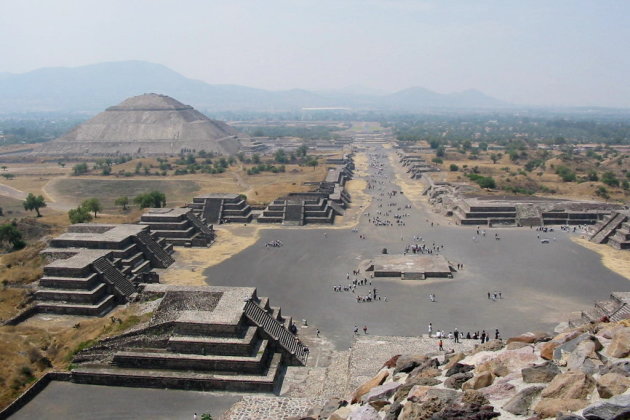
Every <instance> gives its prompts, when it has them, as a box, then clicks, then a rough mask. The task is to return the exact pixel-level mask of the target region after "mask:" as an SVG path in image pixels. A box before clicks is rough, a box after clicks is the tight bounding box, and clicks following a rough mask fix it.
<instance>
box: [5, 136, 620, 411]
mask: <svg viewBox="0 0 630 420" xmlns="http://www.w3.org/2000/svg"><path fill="white" fill-rule="evenodd" d="M369 153H370V158H369V160H368V163H369V166H368V165H363V166H364V167H362V168H361V167H358V168H357V171H356V173H355V179H359V180H364V181H365V183H366V185H367V186H368V188H367V189H366V190H365V191H364V192H365V193H366V195H367V196H368V197H367V198H366V199H363V200H357V201H356V202H354V200H353V204H352V205H351V208H352V207H354V209H355V210H359V211H356V212H352V213H351V212H348V213H347V214H346V215H344V216H343V218H344V219H346V220H342V222H341V223H340V224H339V226H333V227H322V226H317V227H302V226H283V227H277V228H276V227H265V228H260V227H254V226H251V225H241V224H232V225H230V226H228V227H226V228H225V229H229V230H230V231H232V232H233V233H238V234H239V235H241V236H243V235H246V234H252V235H254V234H258V235H259V237H258V240H257V241H256V243H254V245H252V246H250V247H248V248H246V249H244V250H243V251H241V252H239V253H237V254H235V255H233V256H231V257H230V258H228V259H227V260H225V261H223V262H222V263H220V264H218V265H215V266H212V267H210V268H207V269H206V270H205V272H204V276H205V277H206V282H207V284H208V285H212V286H239V287H255V288H256V289H257V293H258V294H259V295H261V296H269V297H271V298H272V299H273V300H274V301H275V302H278V304H280V305H282V310H283V312H286V313H289V314H291V315H292V316H293V319H294V320H295V322H296V324H297V325H298V326H299V327H301V328H300V329H299V330H300V332H299V334H300V336H301V337H302V339H303V340H304V341H305V342H306V343H307V344H308V345H309V346H310V347H311V352H312V353H311V357H310V359H309V363H308V366H307V367H290V368H289V369H288V370H287V372H286V375H285V377H284V383H283V387H282V390H281V391H280V392H279V394H280V397H294V398H296V399H293V400H284V399H279V400H278V402H277V404H275V406H277V407H276V408H277V410H276V411H273V410H272V411H269V410H270V404H271V405H273V404H274V403H273V402H271V403H270V402H269V401H273V398H274V397H272V399H271V400H270V399H269V397H268V396H265V397H260V398H261V399H257V398H259V397H254V396H251V395H250V396H248V397H247V398H246V399H245V400H244V401H242V402H241V403H240V404H241V405H240V406H238V405H237V406H235V407H236V408H234V409H233V410H232V412H231V414H230V415H231V416H232V417H230V418H267V417H265V415H266V414H264V413H268V415H269V416H271V417H269V418H274V417H273V416H272V415H271V414H269V413H271V412H274V413H276V412H283V413H285V414H287V413H296V412H299V410H300V409H301V408H303V407H302V405H303V406H304V407H307V406H308V405H309V404H310V402H311V400H309V401H306V400H300V399H299V398H305V397H308V398H311V399H315V400H316V399H318V398H327V397H330V396H332V393H331V390H330V389H326V386H325V385H326V384H330V383H331V382H336V383H339V384H340V385H339V386H338V387H335V389H334V391H335V392H334V394H335V395H339V396H343V392H347V390H348V389H349V388H348V387H349V386H351V385H352V386H355V385H356V383H355V382H356V381H357V379H355V380H354V381H350V380H349V378H350V376H351V375H354V376H356V377H357V378H358V377H361V378H363V377H368V376H369V375H370V372H368V371H367V370H366V366H367V367H369V366H372V365H374V370H376V369H377V368H378V366H376V364H378V363H382V361H383V360H382V359H383V358H384V357H385V355H381V354H379V355H378V357H375V355H374V354H369V353H374V351H373V349H374V348H379V349H382V350H383V351H386V352H387V353H392V354H393V353H396V352H405V351H407V352H413V351H419V349H420V350H422V351H429V350H431V351H435V350H436V349H435V348H434V347H435V343H434V341H435V340H432V339H427V338H420V337H421V336H426V334H427V327H428V325H429V323H431V324H432V328H433V331H434V332H435V331H438V330H443V331H445V332H446V333H448V332H450V331H453V330H455V329H456V328H457V329H458V330H459V331H460V332H463V333H464V334H465V333H466V332H469V331H470V332H471V333H472V332H475V331H482V330H485V331H487V332H491V333H493V334H494V332H495V330H499V331H500V334H501V336H502V337H509V336H512V335H516V334H519V333H522V332H524V331H526V330H530V331H531V330H545V331H551V330H553V328H554V326H555V325H556V324H558V323H559V322H561V321H566V320H567V318H568V315H569V314H570V313H571V312H574V311H577V310H580V309H583V308H586V307H588V306H591V305H592V304H593V301H595V300H600V299H604V298H606V297H607V296H608V295H609V294H610V293H611V292H612V291H624V290H627V289H628V279H626V278H624V277H622V276H620V275H618V274H616V273H614V272H612V271H610V270H609V269H607V268H605V267H604V266H603V265H602V263H601V260H600V256H599V255H598V254H596V253H594V252H592V251H590V250H588V249H586V248H584V247H582V246H580V245H578V244H577V243H575V242H574V241H572V238H571V235H579V234H580V233H579V232H578V233H567V232H565V231H562V230H560V229H554V230H553V231H548V232H541V231H537V230H536V229H531V228H514V227H501V228H488V227H479V228H478V227H476V226H458V225H455V224H454V223H452V222H450V221H449V220H448V219H446V218H442V217H441V216H438V215H435V214H433V213H432V212H431V211H429V210H428V209H427V208H426V207H425V206H424V205H423V200H422V199H421V198H420V197H416V196H414V197H407V195H405V194H404V193H401V191H404V186H403V185H402V181H403V180H404V181H405V182H418V181H413V180H409V175H408V174H406V172H405V169H404V168H403V167H401V166H399V164H398V163H397V162H396V159H395V158H394V157H393V155H394V152H393V151H392V150H391V149H386V148H383V147H382V146H381V145H370V149H369ZM394 191H396V193H395V194H394V193H393V192H394ZM361 205H363V207H361V208H360V209H358V206H361ZM355 215H356V216H355ZM354 217H356V221H355V220H354ZM350 218H352V219H351V220H348V219H350ZM545 239H547V241H545ZM220 240H221V239H220V236H219V238H218V241H220ZM273 241H280V242H281V243H282V244H283V246H279V247H268V246H265V244H268V243H270V242H273ZM412 245H419V246H422V245H423V247H422V248H423V250H424V251H423V255H418V256H415V255H407V256H406V257H403V256H402V254H403V253H405V251H406V250H407V249H408V247H409V246H412ZM211 249H212V248H210V250H211ZM383 249H387V251H388V254H390V255H393V256H392V257H391V258H390V259H392V261H390V262H389V263H391V264H394V265H398V266H400V265H401V264H405V261H407V260H408V259H410V258H413V257H417V258H418V261H425V260H426V261H425V264H424V265H427V266H433V265H435V264H437V265H439V266H440V267H441V268H442V271H444V270H448V271H449V274H452V276H445V277H442V278H427V279H424V280H404V279H399V278H394V277H378V276H374V277H372V272H371V271H367V272H366V271H364V268H365V262H366V261H370V260H377V259H378V258H375V257H379V256H381V255H382V251H383ZM425 252H426V253H425ZM429 255H430V256H432V257H436V261H432V260H431V259H430V258H429ZM394 256H395V257H394ZM381 259H382V258H381ZM375 265H376V264H375ZM449 267H457V269H456V270H451V269H450V268H449ZM359 269H360V270H361V271H360V273H357V274H354V273H355V272H356V270H359ZM451 277H452V278H451ZM344 289H346V291H343V290H344ZM429 295H433V296H434V297H435V298H434V299H433V300H434V301H432V300H430V299H429ZM357 296H359V297H361V296H370V297H371V299H369V300H368V301H359V299H358V298H357ZM318 330H319V332H320V335H321V337H319V336H317V334H316V331H318ZM357 334H358V335H360V339H359V340H358V341H359V342H358V344H357V345H356V346H353V343H357ZM383 336H406V337H411V338H410V339H409V340H406V339H404V338H401V340H402V341H400V340H399V341H400V342H399V341H396V340H394V341H395V342H394V341H391V340H389V339H386V338H379V339H378V340H377V342H375V343H371V342H370V341H369V340H370V337H375V338H376V337H383ZM366 340H367V341H366ZM383 343H385V344H383ZM387 343H390V344H389V345H388V344H387ZM472 344H473V343H472V341H467V342H465V344H464V346H470V345H472ZM448 345H449V346H450V345H451V344H450V343H449V344H448ZM351 346H353V348H352V350H350V351H348V349H349V348H350V347H351ZM389 347H391V349H390V348H389ZM370 349H372V350H370ZM381 356H382V357H381ZM377 358H378V360H376V359H377ZM342 367H343V368H342ZM95 389H99V392H98V395H99V397H96V396H95V393H94V390H95ZM118 392H121V393H124V395H126V397H125V398H122V397H119V398H116V397H108V395H114V394H116V393H118ZM338 393H341V394H338ZM182 395H183V396H184V397H182ZM222 395H224V397H222ZM86 398H94V399H95V401H93V402H91V403H92V404H94V407H95V409H97V410H98V411H99V416H100V417H96V418H128V417H129V416H132V417H134V418H186V417H190V416H191V415H192V413H194V412H206V411H210V412H211V413H212V414H213V416H215V418H217V417H218V416H219V415H220V414H221V413H224V412H225V411H226V410H227V408H228V407H229V405H231V404H232V403H233V402H235V401H236V400H237V399H238V398H237V397H235V395H234V394H230V393H225V394H220V393H219V394H217V393H199V392H189V393H184V392H182V391H174V390H145V389H124V390H120V389H117V388H113V387H100V388H95V387H94V386H89V385H77V384H65V383H53V384H52V385H50V386H49V387H48V388H47V389H46V390H45V391H44V392H43V393H42V394H40V396H38V397H37V398H35V399H34V400H33V401H31V402H30V403H29V404H27V405H26V406H25V407H24V408H23V409H22V410H21V411H19V412H18V413H17V414H16V415H15V416H14V418H19V419H21V418H33V417H38V416H41V415H42V413H46V412H48V411H47V410H49V409H50V407H52V406H54V407H55V409H56V410H58V411H57V413H59V414H60V415H62V414H63V413H74V414H82V413H84V414H86V415H87V414H88V413H87V412H86V410H85V408H84V403H83V402H84V401H86ZM110 398H115V399H116V401H119V402H120V404H116V405H115V406H114V407H112V406H109V407H108V406H107V404H103V401H110V400H111V399H110ZM138 400H141V401H143V404H136V403H134V401H138ZM89 401H91V400H89ZM285 405H286V407H287V408H286V409H284V408H282V407H284V406H285ZM257 407H258V408H257ZM257 409H259V410H260V411H256V410H257ZM121 410H122V411H123V412H124V414H121ZM126 410H130V411H126ZM278 410H279V411H278ZM283 410H284V411H283ZM131 411H133V414H132V413H131ZM156 413H160V414H159V415H158V414H156ZM257 413H258V414H259V416H258V417H257ZM274 415H275V414H274ZM125 416H126V417H125Z"/></svg>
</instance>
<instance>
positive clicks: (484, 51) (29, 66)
mask: <svg viewBox="0 0 630 420" xmlns="http://www.w3.org/2000/svg"><path fill="white" fill-rule="evenodd" d="M628 16H630V2H627V1H623V0H617V1H615V0H597V1H595V0H593V1H580V0H575V1H568V0H557V1H548V0H531V1H511V0H483V1H474V2H468V1H455V0H444V1H439V0H427V1H421V0H416V1H414V0H380V1H378V0H336V1H331V0H300V1H296V0H277V1H276V0H269V1H264V2H262V1H255V0H231V1H229V2H225V1H209V0H188V1H186V2H181V1H175V0H132V1H130V0H109V1H93V0H56V1H49V2H41V1H37V0H20V1H7V0H5V1H4V2H3V7H2V13H1V14H0V39H2V40H4V42H2V43H0V57H2V60H1V61H0V72H11V73H22V72H27V71H31V70H35V69H38V68H42V67H58V66H62V67H75V66H81V65H86V64H94V63H99V62H107V61H123V60H143V61H150V62H154V63H160V64H163V65H166V66H168V67H170V68H171V69H173V70H175V71H177V72H179V73H181V74H183V75H185V76H187V77H191V78H195V79H199V80H203V81H205V82H207V83H211V84H238V85H244V86H251V87H258V88H265V89H271V90H281V89H291V88H302V89H310V90H328V89H340V88H345V87H348V86H362V87H364V88H366V90H367V91H380V92H393V91H396V90H401V89H404V88H408V87H412V86H419V87H424V88H427V89H431V90H434V91H437V92H441V93H449V92H456V91H462V90H466V89H478V90H480V91H482V92H484V93H486V94H488V95H491V96H494V97H496V98H498V99H501V100H504V101H507V102H511V103H515V104H523V105H545V106H607V107H630V83H628V82H629V80H628V75H630V55H629V54H628V53H627V52H628V50H627V48H628V47H627V45H630V25H628V24H627V19H628Z"/></svg>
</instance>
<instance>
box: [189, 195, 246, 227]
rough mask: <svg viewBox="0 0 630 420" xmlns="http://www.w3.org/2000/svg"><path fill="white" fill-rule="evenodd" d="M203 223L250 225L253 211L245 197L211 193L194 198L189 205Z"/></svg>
mask: <svg viewBox="0 0 630 420" xmlns="http://www.w3.org/2000/svg"><path fill="white" fill-rule="evenodd" d="M188 207H189V208H191V209H192V210H193V212H194V214H195V215H197V217H198V218H199V219H200V220H201V221H202V222H203V223H206V224H207V223H230V222H234V223H249V222H251V220H252V209H251V207H250V206H249V204H247V200H246V199H245V197H244V196H242V195H238V194H228V193H211V194H205V195H200V196H197V197H195V198H193V202H192V203H190V204H188Z"/></svg>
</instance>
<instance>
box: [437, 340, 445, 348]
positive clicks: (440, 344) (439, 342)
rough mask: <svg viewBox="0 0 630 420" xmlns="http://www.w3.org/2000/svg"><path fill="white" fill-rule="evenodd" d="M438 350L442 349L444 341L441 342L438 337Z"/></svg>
mask: <svg viewBox="0 0 630 420" xmlns="http://www.w3.org/2000/svg"><path fill="white" fill-rule="evenodd" d="M438 350H439V351H444V342H442V339H441V338H440V341H438Z"/></svg>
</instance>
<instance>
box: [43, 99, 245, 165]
mask: <svg viewBox="0 0 630 420" xmlns="http://www.w3.org/2000/svg"><path fill="white" fill-rule="evenodd" d="M238 136H239V133H238V131H236V130H235V129H234V128H232V127H230V126H229V125H227V124H226V123H224V122H221V121H215V120H211V119H209V118H208V117H206V116H205V115H203V114H202V113H200V112H198V111H197V110H195V109H194V108H193V107H191V106H188V105H184V104H182V103H181V102H179V101H177V100H175V99H173V98H171V97H169V96H166V95H159V94H155V93H148V94H144V95H140V96H134V97H132V98H129V99H126V100H125V101H123V102H122V103H120V104H119V105H116V106H112V107H109V108H107V109H106V110H105V111H104V112H101V113H100V114H98V115H96V116H95V117H94V118H92V119H90V120H88V121H86V122H84V123H83V124H81V125H79V126H77V127H75V128H74V129H73V130H72V131H70V132H68V133H66V134H64V135H63V136H61V137H59V138H57V139H55V140H53V141H51V142H49V143H46V144H44V145H42V147H41V148H40V149H39V150H37V151H36V153H38V154H46V155H83V156H85V155H116V154H127V155H169V154H178V153H180V152H190V151H193V150H194V151H197V152H199V151H201V150H205V151H206V152H216V153H220V154H234V153H236V152H238V150H239V148H240V142H239V139H238Z"/></svg>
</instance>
